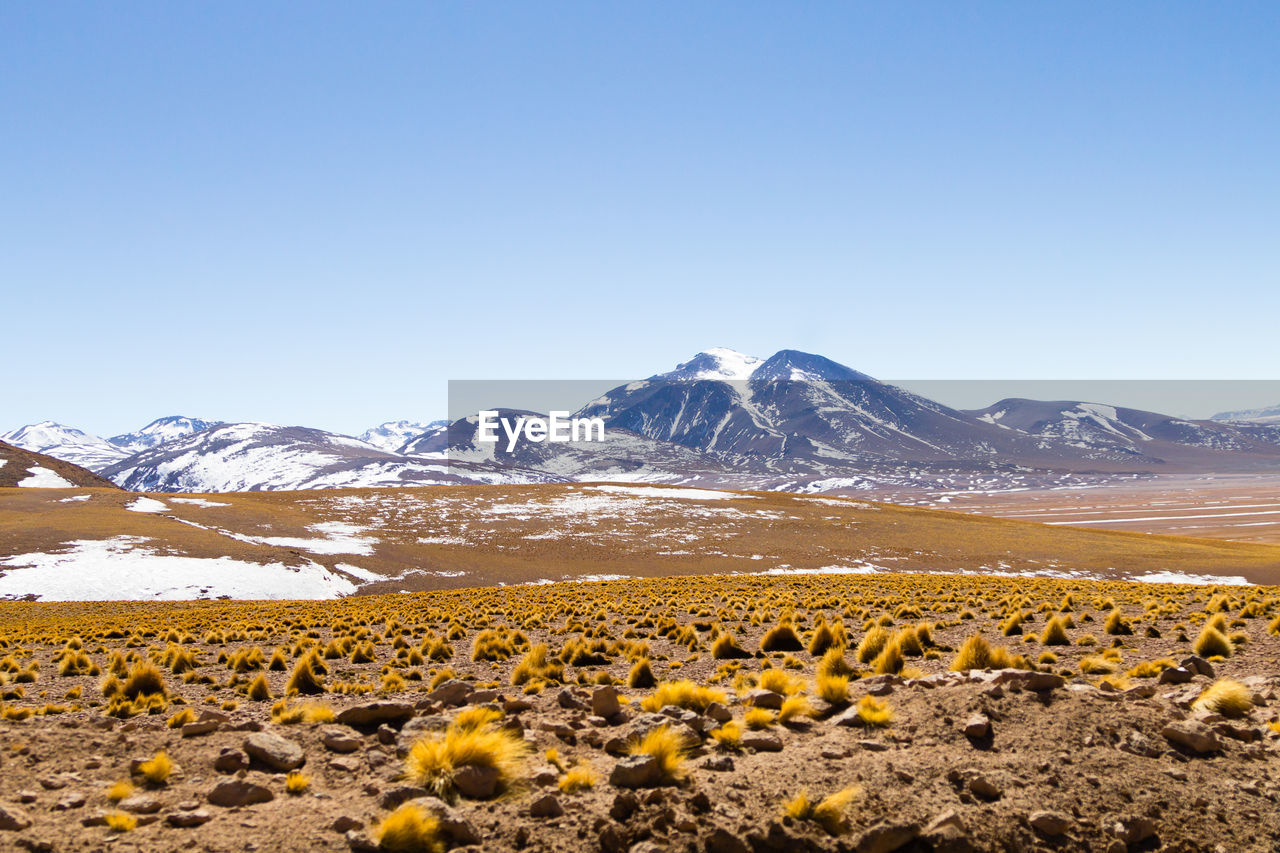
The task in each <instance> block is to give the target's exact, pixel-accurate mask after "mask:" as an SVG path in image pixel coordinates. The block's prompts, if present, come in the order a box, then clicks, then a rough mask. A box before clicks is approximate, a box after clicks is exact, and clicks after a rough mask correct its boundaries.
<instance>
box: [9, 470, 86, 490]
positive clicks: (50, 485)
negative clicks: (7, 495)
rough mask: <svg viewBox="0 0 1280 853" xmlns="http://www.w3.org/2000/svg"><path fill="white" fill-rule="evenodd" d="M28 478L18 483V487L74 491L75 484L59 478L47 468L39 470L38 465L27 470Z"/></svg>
mask: <svg viewBox="0 0 1280 853" xmlns="http://www.w3.org/2000/svg"><path fill="white" fill-rule="evenodd" d="M27 473H28V474H30V475H31V476H30V477H27V478H26V479H24V480H21V481H19V483H18V487H19V488H25V489H74V488H76V485H75V483H69V482H67V481H66V480H64V479H63V478H62V477H60V476H59V475H58V474H57V472H55V471H50V470H49V469H48V468H41V467H40V466H39V465H32V466H31V467H30V468H28V469H27Z"/></svg>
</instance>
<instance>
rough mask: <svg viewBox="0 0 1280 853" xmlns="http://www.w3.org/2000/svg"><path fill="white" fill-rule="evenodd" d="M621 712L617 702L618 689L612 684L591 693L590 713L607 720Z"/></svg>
mask: <svg viewBox="0 0 1280 853" xmlns="http://www.w3.org/2000/svg"><path fill="white" fill-rule="evenodd" d="M621 710H622V703H621V702H619V701H618V688H616V687H614V686H613V685H612V684H603V685H601V686H599V687H597V688H596V689H595V690H593V691H591V713H593V714H595V715H596V716H597V717H604V718H605V719H606V720H608V719H609V718H610V717H612V716H613V715H614V714H616V713H618V712H619V711H621Z"/></svg>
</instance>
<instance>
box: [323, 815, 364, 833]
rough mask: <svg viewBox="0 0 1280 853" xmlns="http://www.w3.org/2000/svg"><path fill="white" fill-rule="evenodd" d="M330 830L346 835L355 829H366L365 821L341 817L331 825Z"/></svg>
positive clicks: (345, 816)
mask: <svg viewBox="0 0 1280 853" xmlns="http://www.w3.org/2000/svg"><path fill="white" fill-rule="evenodd" d="M329 828H330V829H332V830H333V831H334V832H338V833H342V834H344V835H345V834H346V833H348V832H350V831H351V830H353V829H364V821H362V820H360V819H358V818H354V817H351V816H350V815H340V816H338V817H337V818H335V819H334V821H333V823H331V824H329Z"/></svg>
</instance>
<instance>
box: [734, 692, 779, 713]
mask: <svg viewBox="0 0 1280 853" xmlns="http://www.w3.org/2000/svg"><path fill="white" fill-rule="evenodd" d="M784 699H785V697H784V696H783V695H782V694H781V693H774V692H773V691H772V690H765V689H764V688H763V687H757V688H756V689H755V690H751V691H749V692H748V693H747V695H746V698H745V699H744V700H743V701H745V702H746V703H747V704H748V705H750V706H752V707H753V708H768V709H769V710H772V711H776V710H778V709H779V708H781V707H782V703H783V701H784Z"/></svg>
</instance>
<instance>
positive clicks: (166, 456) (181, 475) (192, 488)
mask: <svg viewBox="0 0 1280 853" xmlns="http://www.w3.org/2000/svg"><path fill="white" fill-rule="evenodd" d="M457 470H461V469H457V468H456V467H454V468H451V466H448V465H446V464H444V463H443V462H436V463H434V464H432V463H428V462H426V461H421V460H418V461H415V460H413V459H410V458H408V457H405V456H402V455H400V454H396V453H388V452H387V451H385V450H382V449H380V448H378V447H374V446H373V445H372V444H369V443H368V442H364V441H361V440H359V439H357V438H351V437H350V436H345V435H337V434H335V433H330V432H324V431H323V430H318V429H309V428H307V427H296V426H277V425H274V424H261V423H241V424H224V425H222V426H217V427H212V428H210V429H206V430H203V431H201V432H197V433H193V434H191V435H188V436H185V437H183V438H178V439H174V440H173V441H168V442H165V443H164V444H161V445H158V446H156V447H154V448H151V449H150V450H144V451H142V452H140V453H136V454H134V455H133V456H130V457H129V458H128V459H125V460H123V461H121V462H119V463H117V464H116V465H113V466H112V467H110V468H108V469H106V470H105V471H103V474H104V476H106V477H108V478H110V479H111V480H112V481H114V482H115V483H117V484H119V485H120V486H123V487H124V488H126V489H132V490H134V491H148V492H239V491H272V490H282V489H336V488H351V487H372V486H425V485H438V484H444V483H458V482H490V481H492V478H491V477H487V476H479V477H477V478H474V479H472V478H467V477H464V476H460V475H459V474H458V473H457ZM516 479H518V478H516ZM541 479H544V480H545V479H550V478H547V477H545V476H542V477H541ZM520 481H521V482H525V481H530V480H528V479H526V480H520ZM532 481H535V482H536V481H538V480H537V477H536V476H535V477H534V478H533V479H532Z"/></svg>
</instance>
